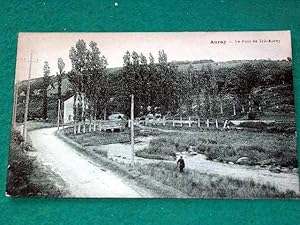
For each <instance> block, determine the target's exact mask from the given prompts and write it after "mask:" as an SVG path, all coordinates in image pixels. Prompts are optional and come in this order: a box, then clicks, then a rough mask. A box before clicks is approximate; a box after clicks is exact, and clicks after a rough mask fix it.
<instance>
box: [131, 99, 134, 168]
mask: <svg viewBox="0 0 300 225" xmlns="http://www.w3.org/2000/svg"><path fill="white" fill-rule="evenodd" d="M130 127H131V153H132V157H131V165H132V166H134V155H135V153H134V95H131V119H130Z"/></svg>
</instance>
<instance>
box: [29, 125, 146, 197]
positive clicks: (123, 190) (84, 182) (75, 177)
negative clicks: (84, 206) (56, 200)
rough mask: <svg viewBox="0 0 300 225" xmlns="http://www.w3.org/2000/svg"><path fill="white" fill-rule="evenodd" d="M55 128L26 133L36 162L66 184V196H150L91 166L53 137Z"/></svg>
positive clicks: (86, 160) (91, 164) (93, 165)
mask: <svg viewBox="0 0 300 225" xmlns="http://www.w3.org/2000/svg"><path fill="white" fill-rule="evenodd" d="M55 131H56V128H45V129H39V130H34V131H31V132H29V137H30V139H31V142H32V145H33V147H34V148H35V149H36V150H37V152H36V156H37V160H38V161H39V162H40V163H41V164H42V165H47V166H48V167H50V168H51V170H53V171H54V172H55V173H56V174H59V176H61V178H62V179H63V180H64V181H65V183H66V187H67V188H68V191H69V193H71V196H69V197H113V198H114V197H131V198H137V197H151V194H150V193H148V192H147V191H145V190H142V189H141V188H139V187H136V186H133V185H132V184H129V183H127V182H126V181H125V180H123V179H122V178H121V177H119V176H117V175H115V174H113V173H112V172H110V171H107V170H105V169H103V168H101V167H100V166H99V165H95V164H93V163H92V162H91V161H90V160H89V159H88V158H87V157H85V156H83V155H81V154H80V153H78V152H77V151H76V150H74V149H73V148H72V147H71V146H70V145H68V144H66V143H64V142H63V141H61V140H60V139H59V138H57V137H56V136H55Z"/></svg>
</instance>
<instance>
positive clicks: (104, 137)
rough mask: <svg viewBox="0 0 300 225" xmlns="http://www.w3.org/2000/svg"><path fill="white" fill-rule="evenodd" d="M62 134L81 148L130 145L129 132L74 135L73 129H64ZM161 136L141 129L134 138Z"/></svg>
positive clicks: (127, 130) (136, 131) (136, 130)
mask: <svg viewBox="0 0 300 225" xmlns="http://www.w3.org/2000/svg"><path fill="white" fill-rule="evenodd" d="M64 134H65V135H66V136H68V137H69V138H71V139H73V140H74V141H76V142H78V143H80V144H81V145H83V146H98V145H107V144H116V143H130V130H129V129H125V131H124V132H103V131H95V132H91V133H80V134H76V135H74V133H73V128H66V129H65V132H64ZM159 134H161V132H159V131H150V132H147V133H144V132H143V130H141V129H135V137H142V136H143V137H144V136H150V135H151V136H156V135H159Z"/></svg>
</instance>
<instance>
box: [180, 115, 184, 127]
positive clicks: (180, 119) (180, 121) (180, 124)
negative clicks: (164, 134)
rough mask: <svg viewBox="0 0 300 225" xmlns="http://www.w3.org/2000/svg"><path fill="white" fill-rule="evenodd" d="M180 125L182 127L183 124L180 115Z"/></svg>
mask: <svg viewBox="0 0 300 225" xmlns="http://www.w3.org/2000/svg"><path fill="white" fill-rule="evenodd" d="M180 126H181V127H182V126H183V124H182V116H180Z"/></svg>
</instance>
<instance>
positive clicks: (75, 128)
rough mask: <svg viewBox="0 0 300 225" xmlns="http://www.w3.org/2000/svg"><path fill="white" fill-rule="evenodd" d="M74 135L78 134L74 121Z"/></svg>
mask: <svg viewBox="0 0 300 225" xmlns="http://www.w3.org/2000/svg"><path fill="white" fill-rule="evenodd" d="M73 128H74V134H76V123H75V121H74V127H73Z"/></svg>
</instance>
